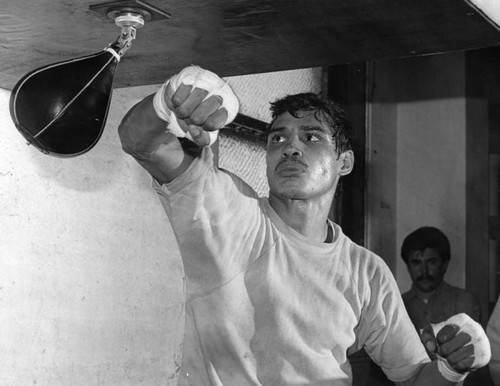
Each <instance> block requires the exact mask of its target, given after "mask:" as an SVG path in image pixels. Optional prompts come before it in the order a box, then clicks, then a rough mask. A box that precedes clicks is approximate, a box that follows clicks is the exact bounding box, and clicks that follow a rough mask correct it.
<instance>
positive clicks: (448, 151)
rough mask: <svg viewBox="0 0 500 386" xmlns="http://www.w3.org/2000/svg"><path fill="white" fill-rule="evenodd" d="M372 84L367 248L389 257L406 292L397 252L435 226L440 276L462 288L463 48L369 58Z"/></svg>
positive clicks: (406, 281) (403, 267) (403, 269)
mask: <svg viewBox="0 0 500 386" xmlns="http://www.w3.org/2000/svg"><path fill="white" fill-rule="evenodd" d="M372 91H373V93H372V94H371V95H372V96H373V100H372V104H371V115H370V117H371V118H370V125H369V128H370V129H369V133H368V138H369V139H368V141H369V145H370V149H369V151H368V152H367V154H369V163H368V173H369V177H368V181H369V182H368V183H369V189H370V194H369V202H368V206H369V214H370V215H369V216H368V223H369V226H368V229H369V232H368V233H369V238H368V239H369V247H370V248H372V249H374V250H375V251H377V252H378V253H380V254H381V255H382V256H383V257H384V258H385V259H386V260H387V261H388V262H389V264H390V265H391V267H392V269H393V272H394V273H395V275H396V277H397V280H398V283H399V286H400V289H401V290H402V291H406V290H408V289H409V287H410V286H411V280H410V277H409V275H408V273H407V268H406V265H405V264H404V262H403V261H402V259H401V257H400V249H401V244H402V242H403V239H404V237H405V236H406V235H408V234H409V233H410V232H412V231H413V230H415V229H416V228H418V227H420V226H424V225H431V226H435V227H437V228H440V229H441V230H442V231H443V232H444V233H445V234H446V235H447V236H448V238H449V240H450V243H451V250H452V260H451V263H450V265H449V268H448V272H447V274H446V277H445V279H446V280H447V281H448V282H449V283H450V284H453V285H457V286H460V287H463V286H464V285H465V236H466V233H465V226H466V224H465V220H466V218H465V188H466V186H465V181H466V180H465V160H466V157H465V151H466V146H465V129H466V126H465V61H464V54H463V53H454V54H446V55H433V56H425V57H419V58H412V59H400V60H389V61H380V62H376V63H374V64H373V90H372ZM380 219H384V220H385V223H384V224H380ZM391 229H392V232H390V230H391Z"/></svg>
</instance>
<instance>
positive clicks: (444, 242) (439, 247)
mask: <svg viewBox="0 0 500 386" xmlns="http://www.w3.org/2000/svg"><path fill="white" fill-rule="evenodd" d="M401 257H402V258H403V260H404V262H405V263H406V266H407V268H408V273H409V274H410V277H411V280H412V281H413V285H412V287H411V289H410V290H409V291H408V292H405V293H404V294H403V301H404V304H405V306H406V310H407V311H408V314H409V315H410V319H411V320H412V322H413V324H414V325H415V328H416V329H417V331H419V332H422V330H423V329H424V328H425V327H427V326H428V325H429V324H430V323H439V322H443V321H445V320H446V319H448V318H449V317H450V316H452V315H456V314H458V313H461V312H463V313H466V314H467V315H469V316H470V317H471V318H472V319H474V320H475V321H476V322H478V323H480V321H481V306H480V304H479V301H478V299H477V298H476V296H475V295H474V294H473V293H472V292H470V291H467V290H465V289H463V288H458V287H454V286H451V285H449V284H448V283H447V282H446V281H445V280H444V275H445V274H446V270H447V269H448V264H449V263H450V258H451V248H450V242H449V240H448V237H446V235H445V234H444V233H443V232H442V231H441V230H439V229H437V228H434V227H431V226H424V227H421V228H418V229H417V230H415V231H413V232H412V233H410V234H409V235H408V236H406V238H405V239H404V241H403V245H402V247H401Z"/></svg>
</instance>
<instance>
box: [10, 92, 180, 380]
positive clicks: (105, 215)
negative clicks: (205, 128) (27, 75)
mask: <svg viewBox="0 0 500 386" xmlns="http://www.w3.org/2000/svg"><path fill="white" fill-rule="evenodd" d="M151 90H153V89H152V88H148V87H145V88H137V89H127V90H116V91H115V93H114V96H113V100H112V106H111V109H110V114H109V119H108V124H107V127H106V129H105V131H104V134H103V137H102V139H101V141H100V142H99V143H98V144H97V146H96V147H95V148H94V149H93V150H91V151H90V152H88V153H86V154H84V155H82V156H79V157H75V158H70V159H60V158H54V157H50V156H46V155H44V154H42V153H41V152H39V151H38V150H36V149H35V148H33V147H27V146H26V143H25V141H24V139H23V138H22V137H21V135H20V134H19V133H18V132H17V130H16V128H15V126H14V125H13V123H12V122H11V120H10V116H9V114H8V100H9V99H8V98H9V95H10V93H9V92H8V91H5V90H2V91H1V92H0V111H1V113H0V124H1V130H0V133H1V134H0V144H1V146H0V148H1V149H2V151H1V152H0V267H1V268H0V310H1V311H0V326H2V327H1V328H0V347H2V350H0V363H1V366H0V384H1V385H31V384H38V385H51V386H57V385H72V386H78V385H82V386H88V385H138V384H142V385H165V384H166V380H167V379H168V378H169V377H171V376H172V374H174V372H175V365H174V361H173V352H174V351H173V347H174V346H176V342H177V341H178V340H179V338H178V337H176V331H178V329H179V327H180V328H182V320H180V318H181V317H182V313H181V310H182V304H181V303H182V302H181V299H182V297H181V294H182V275H183V274H182V268H181V264H180V256H179V252H178V249H177V245H176V242H175V239H174V237H173V235H172V232H171V231H170V230H169V227H170V224H169V223H168V221H167V219H166V218H165V215H164V212H163V210H162V208H161V205H160V203H159V201H158V200H157V199H156V196H155V194H154V193H153V192H152V190H151V189H149V188H148V187H149V177H148V175H147V174H146V173H145V172H143V170H142V169H141V168H140V167H139V166H138V165H137V164H136V163H135V161H133V160H132V158H131V157H129V156H127V155H126V154H125V153H123V152H122V150H121V147H120V142H119V139H118V135H117V124H118V122H119V121H120V120H121V118H122V117H123V115H124V114H125V112H126V110H128V109H129V108H130V107H131V106H132V105H133V104H134V103H135V102H136V101H138V100H140V99H142V97H143V96H145V95H146V94H148V93H150V92H151ZM181 332H182V330H181ZM176 339H177V340H176Z"/></svg>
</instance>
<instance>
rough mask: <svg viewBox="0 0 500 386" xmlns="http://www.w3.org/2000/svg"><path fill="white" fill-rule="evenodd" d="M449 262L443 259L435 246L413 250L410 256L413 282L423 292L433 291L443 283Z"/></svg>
mask: <svg viewBox="0 0 500 386" xmlns="http://www.w3.org/2000/svg"><path fill="white" fill-rule="evenodd" d="M447 268H448V262H447V261H443V259H442V257H441V256H440V255H439V252H438V251H437V250H436V249H433V248H426V249H424V250H423V251H412V252H411V253H410V256H409V258H408V272H409V273H410V276H411V279H412V281H413V284H415V286H416V287H417V289H419V290H420V291H422V292H426V293H428V292H432V291H435V290H436V288H437V287H438V286H439V284H441V282H442V280H443V277H444V274H445V273H446V269H447Z"/></svg>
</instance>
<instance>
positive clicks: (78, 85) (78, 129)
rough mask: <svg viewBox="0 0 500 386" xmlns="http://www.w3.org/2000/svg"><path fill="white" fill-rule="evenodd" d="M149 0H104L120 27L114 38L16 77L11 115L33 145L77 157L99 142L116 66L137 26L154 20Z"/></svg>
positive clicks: (132, 37)
mask: <svg viewBox="0 0 500 386" xmlns="http://www.w3.org/2000/svg"><path fill="white" fill-rule="evenodd" d="M123 3H125V5H126V6H123ZM132 3H133V4H132ZM136 3H139V6H136ZM145 4H146V3H144V2H142V1H136V2H130V1H129V2H116V1H115V2H110V3H105V4H102V5H99V9H98V11H99V10H100V11H101V12H103V10H104V12H105V13H106V14H107V17H108V18H110V19H112V20H114V22H115V24H116V25H117V26H118V27H120V29H121V33H120V35H119V36H118V38H117V39H116V40H115V41H114V42H113V43H111V44H110V45H108V46H107V47H106V48H105V49H104V50H102V51H100V52H97V53H95V54H92V55H88V56H84V57H80V58H76V59H70V60H66V61H63V62H59V63H55V64H49V65H47V66H44V67H40V68H38V69H35V70H33V71H31V72H29V73H28V74H26V75H25V76H24V77H23V78H21V79H20V80H19V81H18V82H17V83H16V85H15V86H14V88H13V90H12V94H11V96H10V106H9V107H10V115H11V118H12V120H13V121H14V124H15V125H16V127H17V129H18V130H19V132H20V133H21V134H22V135H23V136H24V137H25V138H26V140H27V141H28V145H33V146H35V147H36V148H37V149H39V150H40V151H42V152H43V153H45V154H49V155H53V156H58V157H74V156H77V155H80V154H83V153H85V152H87V151H89V150H90V149H92V148H93V147H94V146H95V144H96V143H97V141H98V140H99V139H100V137H101V135H102V132H103V129H104V126H105V124H106V118H107V114H108V109H109V104H110V101H111V95H112V91H113V78H114V75H115V70H116V67H117V65H118V63H119V62H120V59H121V58H122V56H123V55H124V54H125V53H126V52H127V50H128V49H129V48H130V47H131V45H132V41H133V40H134V39H135V37H136V30H137V29H138V28H142V27H143V26H144V24H145V22H147V21H149V20H151V9H146V8H145V7H143V5H145ZM130 5H132V6H130Z"/></svg>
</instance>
